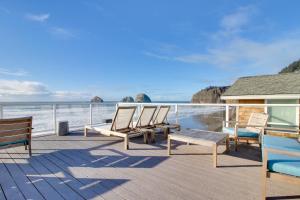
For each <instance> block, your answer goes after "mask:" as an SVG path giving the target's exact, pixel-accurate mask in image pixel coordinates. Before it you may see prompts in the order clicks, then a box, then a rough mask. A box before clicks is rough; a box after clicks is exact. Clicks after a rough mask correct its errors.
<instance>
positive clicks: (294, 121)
mask: <svg viewBox="0 0 300 200" xmlns="http://www.w3.org/2000/svg"><path fill="white" fill-rule="evenodd" d="M267 103H268V104H298V100H297V99H270V100H267ZM268 114H269V124H270V125H271V126H298V125H299V109H297V108H296V107H277V106H276V107H268Z"/></svg>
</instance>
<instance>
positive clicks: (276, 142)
mask: <svg viewBox="0 0 300 200" xmlns="http://www.w3.org/2000/svg"><path fill="white" fill-rule="evenodd" d="M262 147H263V148H264V147H267V148H272V149H278V150H284V151H293V152H299V153H300V143H299V142H298V141H297V139H292V138H285V137H278V136H272V135H264V136H263V137H262Z"/></svg>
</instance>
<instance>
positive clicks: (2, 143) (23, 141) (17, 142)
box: [0, 140, 28, 147]
mask: <svg viewBox="0 0 300 200" xmlns="http://www.w3.org/2000/svg"><path fill="white" fill-rule="evenodd" d="M27 142H28V141H27V140H16V141H12V142H0V147H3V146H7V145H14V144H22V143H23V144H25V143H27Z"/></svg>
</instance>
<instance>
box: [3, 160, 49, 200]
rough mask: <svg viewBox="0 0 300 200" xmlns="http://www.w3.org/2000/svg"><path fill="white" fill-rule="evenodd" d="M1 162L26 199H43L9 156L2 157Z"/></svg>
mask: <svg viewBox="0 0 300 200" xmlns="http://www.w3.org/2000/svg"><path fill="white" fill-rule="evenodd" d="M1 160H2V162H3V163H4V165H5V166H6V168H7V170H8V171H9V173H10V174H11V177H12V178H13V179H14V181H15V183H16V185H17V186H18V188H19V189H20V191H21V192H22V194H23V195H24V196H25V198H26V199H44V197H43V196H42V195H41V194H40V192H39V191H38V190H37V189H36V188H35V186H34V185H33V184H32V182H31V181H30V180H29V179H28V178H27V176H26V175H25V174H24V173H23V172H22V171H21V169H20V168H19V167H18V165H17V164H16V163H15V162H14V160H13V159H12V158H11V157H10V156H9V154H4V155H2V158H1Z"/></svg>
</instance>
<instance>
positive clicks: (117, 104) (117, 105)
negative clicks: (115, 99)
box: [116, 103, 119, 111]
mask: <svg viewBox="0 0 300 200" xmlns="http://www.w3.org/2000/svg"><path fill="white" fill-rule="evenodd" d="M118 107H119V103H116V111H117V110H118Z"/></svg>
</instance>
